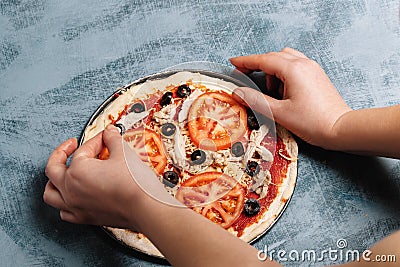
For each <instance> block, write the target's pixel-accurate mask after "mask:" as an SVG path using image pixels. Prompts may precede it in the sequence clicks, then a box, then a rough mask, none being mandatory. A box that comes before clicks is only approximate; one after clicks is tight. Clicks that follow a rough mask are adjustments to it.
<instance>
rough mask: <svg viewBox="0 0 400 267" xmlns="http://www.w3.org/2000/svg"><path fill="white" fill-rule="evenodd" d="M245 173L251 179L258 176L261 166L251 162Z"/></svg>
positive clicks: (248, 163)
mask: <svg viewBox="0 0 400 267" xmlns="http://www.w3.org/2000/svg"><path fill="white" fill-rule="evenodd" d="M245 171H246V173H247V174H248V175H250V176H251V177H253V176H256V175H257V174H258V173H259V172H260V165H259V164H258V163H257V162H255V161H249V162H247V166H246V170H245Z"/></svg>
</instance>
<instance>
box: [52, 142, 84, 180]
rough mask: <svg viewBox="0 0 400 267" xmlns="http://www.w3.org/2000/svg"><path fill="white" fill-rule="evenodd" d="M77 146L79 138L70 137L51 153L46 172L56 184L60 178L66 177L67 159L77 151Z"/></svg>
mask: <svg viewBox="0 0 400 267" xmlns="http://www.w3.org/2000/svg"><path fill="white" fill-rule="evenodd" d="M77 146H78V143H77V140H76V139H75V138H70V139H68V140H67V141H65V142H64V143H62V144H61V145H59V146H58V147H57V148H56V149H55V150H54V151H53V153H51V155H50V157H49V159H48V161H47V165H46V169H45V174H46V176H47V177H48V178H49V179H50V180H51V181H52V182H53V183H54V184H56V185H57V184H58V183H59V180H60V179H63V178H64V173H65V170H66V169H67V166H66V165H65V164H66V162H67V159H68V157H69V156H70V155H71V154H72V153H73V152H74V151H75V149H76V147H77Z"/></svg>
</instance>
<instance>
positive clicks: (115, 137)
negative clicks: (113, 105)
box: [103, 124, 122, 157]
mask: <svg viewBox="0 0 400 267" xmlns="http://www.w3.org/2000/svg"><path fill="white" fill-rule="evenodd" d="M103 142H104V144H105V145H106V147H107V148H108V151H109V152H110V157H113V155H114V157H115V155H118V153H120V154H122V137H121V134H120V132H119V130H118V128H117V127H115V126H114V125H112V124H110V125H108V126H107V128H106V129H105V130H104V132H103Z"/></svg>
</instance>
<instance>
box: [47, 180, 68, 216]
mask: <svg viewBox="0 0 400 267" xmlns="http://www.w3.org/2000/svg"><path fill="white" fill-rule="evenodd" d="M43 200H44V202H45V203H47V204H48V205H50V206H52V207H54V208H56V209H67V205H66V204H65V202H64V199H63V198H62V196H61V193H60V191H58V189H57V188H56V187H55V186H54V185H53V183H52V182H50V181H48V182H47V184H46V187H45V190H44V193H43Z"/></svg>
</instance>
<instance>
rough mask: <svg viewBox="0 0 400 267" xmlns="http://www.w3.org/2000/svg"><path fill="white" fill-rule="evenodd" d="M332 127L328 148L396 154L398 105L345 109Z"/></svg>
mask: <svg viewBox="0 0 400 267" xmlns="http://www.w3.org/2000/svg"><path fill="white" fill-rule="evenodd" d="M333 130H334V138H333V142H331V143H330V144H329V147H327V148H328V149H333V150H342V151H347V152H351V153H357V154H367V155H379V156H386V157H394V158H400V105H397V106H392V107H386V108H372V109H362V110H354V111H350V112H347V113H346V114H344V115H343V116H342V117H341V118H340V119H339V120H338V121H337V122H336V124H335V126H334V129H333Z"/></svg>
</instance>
